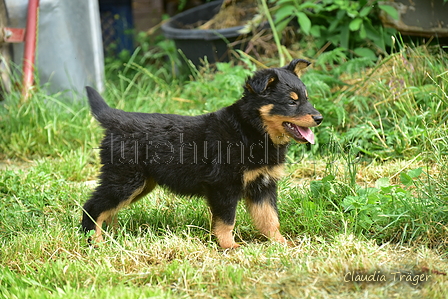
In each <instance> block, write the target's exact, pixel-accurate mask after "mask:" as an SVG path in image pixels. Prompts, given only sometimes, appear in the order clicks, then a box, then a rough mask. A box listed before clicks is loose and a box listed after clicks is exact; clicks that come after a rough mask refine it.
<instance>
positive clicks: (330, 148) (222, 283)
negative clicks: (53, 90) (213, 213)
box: [0, 47, 448, 299]
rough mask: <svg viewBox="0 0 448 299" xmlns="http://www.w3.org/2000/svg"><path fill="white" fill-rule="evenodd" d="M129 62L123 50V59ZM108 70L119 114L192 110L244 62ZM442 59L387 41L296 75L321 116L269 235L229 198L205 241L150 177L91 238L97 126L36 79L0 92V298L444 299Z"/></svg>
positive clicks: (204, 233)
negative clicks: (111, 225)
mask: <svg viewBox="0 0 448 299" xmlns="http://www.w3.org/2000/svg"><path fill="white" fill-rule="evenodd" d="M132 59H133V58H132ZM132 59H131V61H130V62H129V63H128V64H127V65H126V66H125V67H122V66H117V68H116V69H112V67H110V66H109V70H110V74H111V73H115V75H114V76H113V78H112V76H111V75H109V77H111V78H110V80H109V81H108V84H107V85H108V86H107V91H106V92H105V93H104V97H105V98H106V99H107V101H108V103H109V104H110V105H111V106H113V107H116V108H120V109H124V110H128V111H140V112H163V113H178V114H187V115H195V114H200V113H204V112H207V111H214V110H216V109H218V108H220V107H223V106H225V105H229V104H231V103H232V102H233V101H235V100H236V99H238V98H239V96H240V95H241V91H242V86H243V84H244V80H245V78H246V77H247V76H248V75H249V74H250V73H251V71H253V70H254V69H255V66H254V65H253V64H252V63H251V62H249V61H245V63H243V62H242V63H240V64H238V65H234V64H228V63H224V64H219V65H218V66H217V70H216V72H215V71H212V70H211V69H210V68H205V69H202V70H199V71H195V72H194V73H193V75H192V77H191V80H188V81H184V80H180V79H179V78H176V77H175V76H173V75H172V74H171V73H170V71H169V68H156V67H152V66H147V67H141V66H139V65H138V64H136V63H134V62H135V61H132ZM447 65H448V55H447V54H445V53H444V52H442V51H441V50H440V49H437V48H430V47H414V48H409V47H403V49H402V50H401V51H398V52H397V53H394V54H391V55H390V56H387V57H385V58H383V59H380V60H379V61H378V62H376V63H372V62H371V61H367V60H365V59H353V60H351V61H348V62H346V63H344V64H341V65H338V66H333V67H332V68H331V69H326V68H322V67H319V66H318V65H316V66H315V67H314V68H313V67H311V68H310V70H307V72H306V73H305V74H304V75H303V77H302V80H303V81H304V83H305V85H307V87H308V92H309V95H310V101H311V102H312V103H313V104H314V105H315V106H316V108H317V109H318V110H319V111H321V112H322V114H323V115H324V117H325V120H324V123H323V124H322V125H321V126H320V127H317V128H314V129H313V131H314V132H315V133H316V138H317V143H316V145H314V146H307V145H297V144H294V145H291V147H290V150H289V154H288V165H287V176H286V177H285V178H284V179H283V180H282V181H281V182H280V184H279V214H280V223H281V230H282V233H283V234H284V235H285V236H286V237H287V238H288V239H289V240H290V244H289V246H283V245H279V244H273V243H270V242H268V241H267V240H265V239H264V238H263V237H262V236H260V235H259V234H258V233H257V232H256V230H255V229H254V227H253V226H252V224H251V221H250V218H249V216H248V215H247V213H246V211H245V207H244V205H240V206H239V208H238V212H237V213H238V215H237V224H236V229H235V234H236V240H237V242H240V243H241V244H242V245H243V246H242V247H241V248H238V249H235V250H225V251H223V250H221V249H220V248H218V246H217V244H216V242H215V240H214V238H213V236H212V235H211V233H210V213H209V211H208V208H207V205H206V204H205V202H204V201H203V200H202V199H200V198H187V197H179V196H175V195H173V194H172V193H169V192H167V191H165V190H163V189H161V188H157V189H156V190H155V191H154V192H152V193H150V194H149V195H148V196H147V197H146V198H145V199H143V200H141V201H139V202H138V203H136V204H135V205H133V206H132V207H130V208H127V209H124V210H123V211H122V212H120V214H119V228H118V231H116V232H114V231H112V230H108V229H106V232H105V240H106V242H105V243H104V244H100V245H99V246H98V247H97V248H94V247H91V246H89V245H88V244H87V242H86V238H85V236H84V235H82V234H81V233H80V220H81V213H82V205H83V203H84V202H85V201H86V200H87V199H88V197H89V194H90V193H91V192H92V189H93V188H94V186H95V180H96V176H97V175H98V170H99V166H100V165H99V157H98V149H97V147H98V144H99V141H100V139H101V136H102V130H101V128H100V127H99V125H98V124H97V122H96V121H95V120H94V119H93V117H92V116H91V115H90V112H89V109H88V107H87V104H86V100H85V99H83V100H82V101H79V102H71V101H67V100H66V99H64V95H62V94H56V95H47V94H46V93H45V92H44V91H40V90H37V91H36V92H35V94H34V95H33V96H32V97H31V98H30V99H29V100H28V101H26V102H23V101H22V100H21V99H20V97H19V94H18V93H12V94H11V95H9V97H8V98H7V99H6V100H5V101H4V102H2V103H0V132H1V133H0V134H1V138H0V246H1V249H0V298H8V299H9V298H193V297H194V298H393V297H397V298H405V297H407V298H447V296H448V295H446V289H447V288H448V281H447V279H448V277H447V273H448V259H447V254H448V250H447V245H448V156H447V153H448V137H447V130H448V125H447V122H448V96H447V93H448V72H447V69H446V66H447Z"/></svg>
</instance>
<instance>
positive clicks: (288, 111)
mask: <svg viewBox="0 0 448 299" xmlns="http://www.w3.org/2000/svg"><path fill="white" fill-rule="evenodd" d="M309 64H310V63H309V62H307V61H305V60H301V59H297V60H294V61H292V62H291V63H290V64H289V65H287V66H285V67H282V68H272V69H265V70H260V71H257V72H256V73H255V74H254V75H253V77H251V78H249V79H248V80H247V82H246V86H245V88H244V94H243V97H242V98H241V99H240V100H239V101H237V102H235V103H234V104H233V105H231V106H229V107H226V108H223V109H221V110H219V111H216V112H213V113H209V114H204V115H199V116H194V117H192V116H181V115H173V114H158V113H152V114H146V113H135V112H125V111H122V110H117V109H113V108H110V107H109V106H108V105H107V104H106V102H105V101H104V100H103V99H102V98H101V96H100V95H99V94H98V93H97V92H96V91H95V90H94V89H92V88H90V87H87V94H88V98H89V103H90V106H91V108H92V113H93V115H94V116H95V118H96V119H97V120H98V121H99V122H100V123H101V125H102V126H103V127H104V128H105V129H106V132H105V137H104V139H103V141H102V143H101V153H100V155H101V163H102V164H103V165H102V168H101V174H100V179H99V185H98V187H97V188H96V190H95V191H94V192H93V194H92V196H91V198H90V199H89V200H88V201H87V202H86V203H85V205H84V214H83V220H82V226H83V229H84V231H86V232H88V231H91V230H94V231H95V233H94V236H93V239H94V240H96V241H101V240H102V237H101V226H102V224H103V222H110V221H111V220H113V218H115V214H116V213H117V212H118V211H119V210H120V209H121V208H123V207H125V206H127V205H129V204H131V203H133V202H135V201H137V200H139V199H140V198H142V197H143V196H145V195H146V194H147V193H149V192H150V191H151V190H152V189H153V188H154V187H155V186H156V185H161V186H163V187H166V188H168V189H169V190H171V191H173V192H175V193H177V194H183V195H199V196H204V197H205V198H206V199H207V201H208V204H209V206H210V209H211V212H212V221H213V224H212V225H213V233H214V235H215V236H216V238H217V239H218V242H219V245H220V246H221V247H223V248H234V247H238V246H239V245H238V244H237V243H235V241H234V238H233V234H232V230H233V227H234V225H235V211H236V207H237V204H238V201H239V200H240V199H241V198H244V199H245V201H246V205H247V208H248V211H249V212H250V214H251V216H252V218H253V222H254V225H255V226H256V227H257V229H258V230H259V231H260V232H261V233H262V234H263V235H265V236H266V237H268V238H269V239H271V240H274V241H277V242H282V243H283V242H285V238H284V237H283V236H282V234H281V233H280V231H279V220H278V214H277V181H278V180H279V179H280V178H281V176H282V174H283V163H284V161H285V154H286V150H287V146H288V143H289V142H290V140H291V139H293V140H296V141H297V142H300V143H307V142H310V143H314V135H313V133H312V132H311V130H310V129H309V127H314V126H317V125H319V124H320V123H321V121H322V115H321V114H320V113H319V112H318V111H317V110H316V109H314V107H313V106H312V105H311V104H310V103H309V102H308V96H307V92H306V89H305V85H304V84H303V83H302V81H300V79H299V77H298V74H299V71H300V70H301V69H302V68H305V67H307V66H308V65H309Z"/></svg>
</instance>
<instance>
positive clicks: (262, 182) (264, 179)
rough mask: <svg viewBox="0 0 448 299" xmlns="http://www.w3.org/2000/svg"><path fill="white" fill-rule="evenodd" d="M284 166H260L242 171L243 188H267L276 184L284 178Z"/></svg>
mask: <svg viewBox="0 0 448 299" xmlns="http://www.w3.org/2000/svg"><path fill="white" fill-rule="evenodd" d="M284 174H285V173H284V165H283V164H279V165H274V166H269V165H266V166H261V167H258V168H254V169H250V170H244V171H243V175H242V181H243V187H244V188H250V186H251V185H253V184H256V185H257V186H260V187H261V186H268V185H270V184H273V183H276V182H277V181H278V180H280V179H281V178H282V177H283V176H284Z"/></svg>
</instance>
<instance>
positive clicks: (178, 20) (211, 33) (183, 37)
mask: <svg viewBox="0 0 448 299" xmlns="http://www.w3.org/2000/svg"><path fill="white" fill-rule="evenodd" d="M221 3H222V1H221V0H219V1H213V2H209V3H206V4H203V5H200V6H197V7H195V8H192V9H189V10H187V11H184V12H182V13H180V14H178V15H175V16H174V17H172V18H171V19H170V20H169V21H168V22H166V23H165V24H163V25H162V31H163V33H164V35H165V37H166V38H169V39H172V40H174V42H175V43H176V47H177V48H178V49H180V50H182V52H183V53H184V55H185V57H186V58H187V59H189V60H191V61H192V62H193V64H194V65H196V66H197V65H199V64H200V59H203V58H204V57H205V56H206V57H207V60H208V62H210V63H214V62H222V61H229V58H230V56H229V47H228V43H232V42H234V41H236V40H237V38H238V37H239V36H241V34H240V33H238V31H239V30H240V29H242V28H243V27H244V26H237V27H230V28H226V29H218V30H202V29H184V27H185V25H192V24H196V23H197V22H199V21H208V20H210V19H211V18H213V16H214V15H216V14H217V13H218V11H219V8H220V7H221Z"/></svg>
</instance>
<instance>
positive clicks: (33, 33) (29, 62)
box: [22, 0, 39, 99]
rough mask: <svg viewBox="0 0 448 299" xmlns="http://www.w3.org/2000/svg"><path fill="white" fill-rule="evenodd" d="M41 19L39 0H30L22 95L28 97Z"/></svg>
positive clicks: (32, 81)
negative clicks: (38, 26)
mask: <svg viewBox="0 0 448 299" xmlns="http://www.w3.org/2000/svg"><path fill="white" fill-rule="evenodd" d="M38 20H39V0H29V2H28V15H27V22H26V32H25V50H24V53H23V87H22V97H23V99H27V98H28V97H29V95H30V90H31V87H32V86H33V83H34V58H35V52H36V40H37V25H38Z"/></svg>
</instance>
